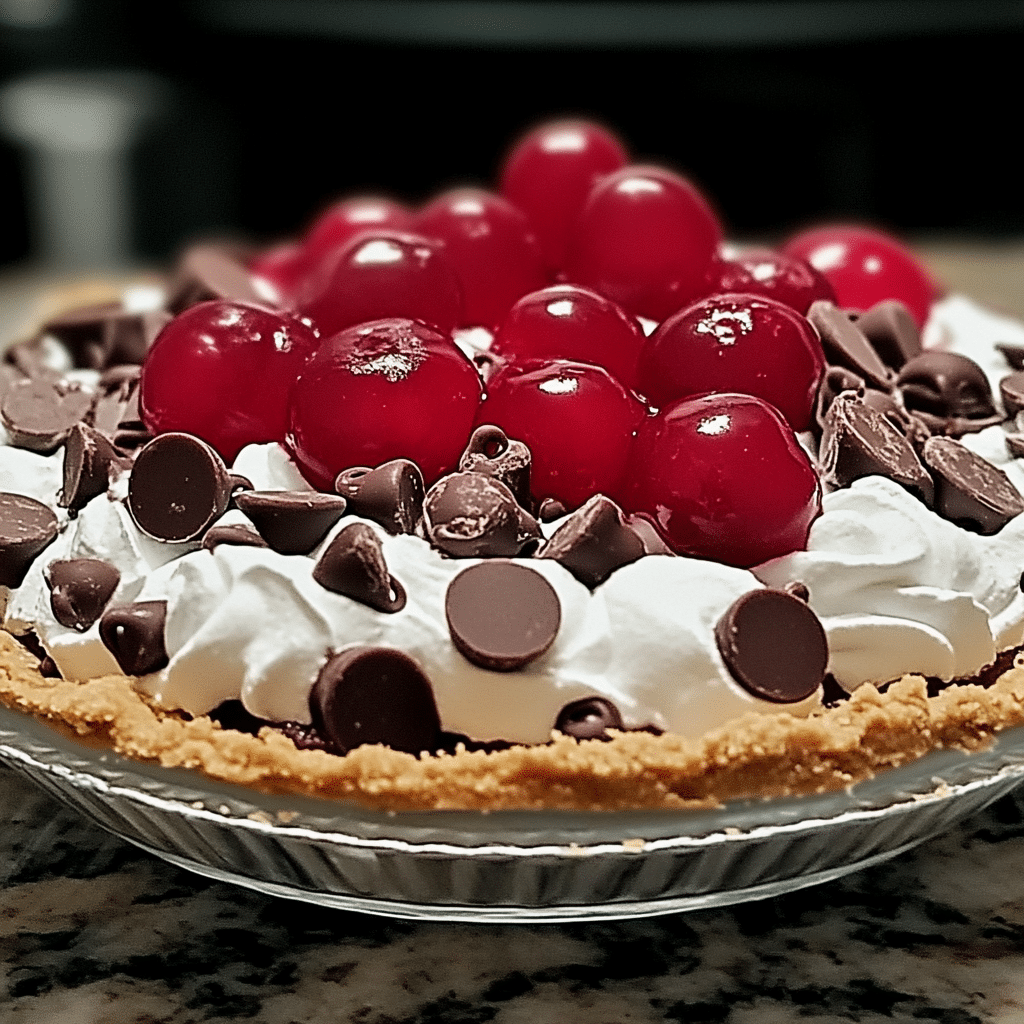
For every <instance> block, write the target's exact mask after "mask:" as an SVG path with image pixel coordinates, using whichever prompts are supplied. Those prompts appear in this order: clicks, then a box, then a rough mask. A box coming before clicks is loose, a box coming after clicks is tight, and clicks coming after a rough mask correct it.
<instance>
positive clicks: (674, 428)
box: [622, 394, 821, 567]
mask: <svg viewBox="0 0 1024 1024" xmlns="http://www.w3.org/2000/svg"><path fill="white" fill-rule="evenodd" d="M622 503H623V506H624V507H625V508H626V509H627V510H628V511H630V512H636V513H640V514H642V515H643V516H644V517H645V518H649V519H650V520H651V522H653V523H654V524H655V525H656V526H657V527H658V529H659V532H660V533H661V534H662V536H663V537H664V538H665V540H666V542H667V543H668V544H669V546H670V547H672V549H673V550H674V551H676V552H677V553H678V554H681V555H691V556H693V557H695V558H707V559H711V560H713V561H716V562H725V563H726V564H727V565H736V566H742V567H750V566H752V565H758V564H760V563H761V562H765V561H767V560H768V559H770V558H776V557H779V556H780V555H785V554H789V553H790V552H791V551H798V550H801V549H803V548H804V547H805V546H806V542H807V532H808V530H809V529H810V525H811V523H812V522H813V520H814V519H815V517H816V516H817V515H818V514H819V512H820V511H821V486H820V484H819V482H818V475H817V473H816V472H815V471H814V468H813V467H812V466H811V462H810V459H809V458H808V457H807V454H806V453H805V452H804V450H803V449H802V448H801V447H800V445H799V444H798V443H797V440H796V437H795V436H794V434H793V431H792V430H791V429H790V427H789V424H787V423H786V421H785V420H784V419H783V418H782V415H781V414H780V413H779V412H778V410H776V409H775V408H774V407H773V406H771V405H769V404H768V403H767V402H765V401H763V400H762V399H760V398H755V397H753V396H751V395H739V394H718V395H702V396H701V397H699V398H684V399H681V400H679V401H677V402H673V403H672V404H671V405H669V406H668V407H667V408H665V409H662V410H661V412H659V413H658V415H657V416H654V417H651V418H649V419H647V420H646V421H645V422H644V423H643V425H642V426H641V427H640V429H639V431H638V432H637V436H636V440H635V442H634V444H633V450H632V458H631V459H630V462H629V469H628V471H627V476H626V481H625V487H624V491H623V497H622Z"/></svg>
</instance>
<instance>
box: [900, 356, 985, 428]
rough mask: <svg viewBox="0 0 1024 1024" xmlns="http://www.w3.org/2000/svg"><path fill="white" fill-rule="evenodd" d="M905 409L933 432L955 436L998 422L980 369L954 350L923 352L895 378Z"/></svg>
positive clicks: (973, 362)
mask: <svg viewBox="0 0 1024 1024" xmlns="http://www.w3.org/2000/svg"><path fill="white" fill-rule="evenodd" d="M896 387H897V388H898V389H899V392H900V395H901V396H902V399H903V405H904V407H905V408H906V409H907V411H908V412H910V413H913V414H914V415H915V416H917V417H919V418H920V419H921V420H923V421H924V423H925V424H926V425H927V426H928V428H929V429H930V430H931V431H932V433H935V434H946V435H949V436H950V437H959V436H961V435H962V434H966V433H970V432H973V431H978V430H982V429H984V428H985V427H989V426H993V425H994V424H996V423H1000V422H1002V419H1003V417H1002V416H1000V415H999V414H998V413H997V412H996V408H995V404H994V403H993V400H992V389H991V388H990V387H989V383H988V378H987V377H986V376H985V372H984V371H983V370H982V368H981V367H980V366H979V365H978V364H977V363H976V362H975V361H974V360H973V359H969V358H968V357H967V356H962V355H960V354H959V353H956V352H925V353H924V354H923V355H919V356H917V357H916V358H914V359H911V360H910V361H909V362H908V363H907V364H906V365H905V366H904V367H903V369H902V370H900V372H899V376H898V377H897V378H896Z"/></svg>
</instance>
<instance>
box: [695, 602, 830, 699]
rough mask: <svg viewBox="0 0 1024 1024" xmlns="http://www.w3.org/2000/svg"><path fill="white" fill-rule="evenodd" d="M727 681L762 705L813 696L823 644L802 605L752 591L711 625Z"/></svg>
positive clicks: (823, 661)
mask: <svg viewBox="0 0 1024 1024" xmlns="http://www.w3.org/2000/svg"><path fill="white" fill-rule="evenodd" d="M715 640H716V641H717V643H718V650H719V653H720V654H721V655H722V660H723V661H724V662H725V665H726V668H728V669H729V672H730V674H731V675H732V677H733V679H735V680H736V682H738V683H739V684H740V686H742V687H743V688H744V689H745V690H748V691H749V692H750V693H752V694H753V695H754V696H755V697H760V698H761V699H762V700H769V701H772V702H773V703H776V704H792V703H795V702H797V701H801V700H804V699H806V698H807V697H810V696H811V695H812V694H814V693H815V692H816V691H817V689H818V687H819V686H821V683H822V680H823V679H824V678H825V671H826V669H827V668H828V640H827V639H826V637H825V630H824V629H823V628H822V625H821V622H820V621H819V619H818V616H817V615H815V614H814V612H813V611H811V609H810V607H809V606H808V605H807V603H806V602H804V601H801V600H800V599H799V598H798V597H795V596H793V595H792V594H787V593H786V592H785V591H783V590H767V589H766V590H752V591H750V593H748V594H744V595H743V596H742V597H740V598H738V599H737V600H736V601H734V602H733V603H732V605H731V606H730V607H729V609H728V610H727V611H726V613H725V614H724V615H723V616H722V617H721V619H719V620H718V624H717V625H716V626H715Z"/></svg>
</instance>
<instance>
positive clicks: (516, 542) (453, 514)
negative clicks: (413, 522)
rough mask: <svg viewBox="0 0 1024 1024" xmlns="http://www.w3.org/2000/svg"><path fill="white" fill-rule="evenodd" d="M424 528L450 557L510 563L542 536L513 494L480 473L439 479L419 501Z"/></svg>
mask: <svg viewBox="0 0 1024 1024" xmlns="http://www.w3.org/2000/svg"><path fill="white" fill-rule="evenodd" d="M423 526H424V530H425V532H426V535H427V539H428V540H429V541H430V543H431V544H433V545H434V547H436V548H438V549H440V550H441V551H443V552H444V553H445V554H447V555H451V556H452V557H453V558H495V557H498V558H510V557H512V556H513V555H517V554H519V552H520V551H522V550H523V548H524V547H525V546H526V544H527V543H528V542H530V541H535V540H538V539H539V538H540V537H541V532H540V526H539V524H538V523H537V520H536V519H534V518H533V516H531V515H530V513H529V512H527V511H526V510H525V509H524V508H522V507H521V506H520V505H519V504H518V502H517V501H516V499H515V497H514V496H513V494H512V492H511V491H510V490H509V489H508V488H507V487H506V486H505V485H504V484H503V483H501V482H500V481H499V480H495V479H493V478H492V477H489V476H485V475H484V474H483V473H451V474H450V475H448V476H444V477H441V479H440V480H438V481H437V483H436V484H434V486H433V487H431V488H430V490H429V491H428V492H427V496H426V498H425V499H424V501H423Z"/></svg>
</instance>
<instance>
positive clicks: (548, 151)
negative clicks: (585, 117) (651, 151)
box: [500, 121, 628, 271]
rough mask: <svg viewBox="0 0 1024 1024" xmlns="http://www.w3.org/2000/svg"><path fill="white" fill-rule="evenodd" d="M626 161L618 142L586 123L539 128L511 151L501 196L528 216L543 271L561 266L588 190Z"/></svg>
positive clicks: (550, 124)
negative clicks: (541, 258) (538, 249)
mask: <svg viewBox="0 0 1024 1024" xmlns="http://www.w3.org/2000/svg"><path fill="white" fill-rule="evenodd" d="M627 159H628V157H627V155H626V150H625V147H624V146H623V145H622V143H621V142H620V141H619V139H618V138H616V137H615V136H614V135H613V134H612V133H611V132H609V131H608V130H607V129H605V128H602V127H601V126H600V125H597V124H593V123H591V122H589V121H551V122H548V123H546V124H542V125H539V126H538V127H536V128H534V129H533V130H532V131H530V132H527V134H526V135H524V136H523V137H522V138H521V139H520V140H519V141H518V142H517V143H516V144H515V146H514V147H513V148H512V151H511V153H509V155H508V158H507V159H506V161H505V165H504V167H503V168H502V171H501V186H500V188H501V194H502V195H503V196H505V198H506V199H508V200H510V201H511V202H512V203H513V204H514V205H515V206H517V207H518V208H519V209H520V210H522V211H523V212H524V213H525V214H526V215H527V217H529V218H530V223H531V224H532V225H533V227H534V230H535V231H536V232H537V237H538V238H539V240H540V246H541V250H542V251H543V253H544V259H545V261H546V263H547V267H548V269H549V270H551V271H555V270H560V269H561V268H562V267H563V266H564V265H565V251H566V245H567V244H568V239H569V231H570V229H571V228H572V224H573V221H575V219H576V216H577V215H578V214H579V212H580V210H581V209H583V204H584V203H585V202H586V199H587V196H588V195H589V194H590V190H591V188H592V187H593V186H594V184H595V183H596V182H597V181H598V179H599V178H601V177H602V176H603V175H605V174H609V173H611V172H612V171H617V170H618V169H619V168H620V167H623V166H625V164H626V160H627Z"/></svg>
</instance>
